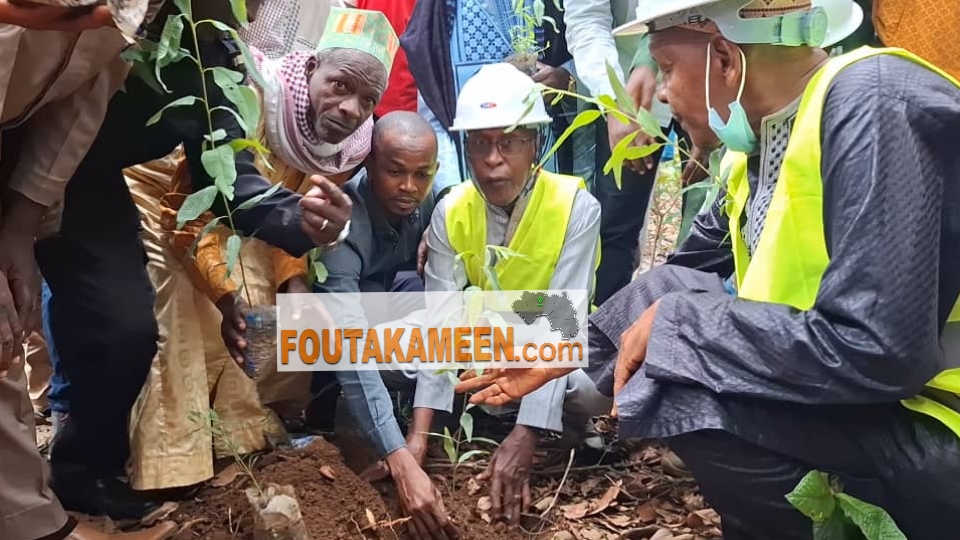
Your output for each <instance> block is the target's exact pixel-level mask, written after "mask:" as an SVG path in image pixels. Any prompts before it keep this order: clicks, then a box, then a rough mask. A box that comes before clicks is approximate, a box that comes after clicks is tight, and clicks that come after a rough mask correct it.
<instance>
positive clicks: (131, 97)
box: [36, 44, 226, 481]
mask: <svg viewBox="0 0 960 540" xmlns="http://www.w3.org/2000/svg"><path fill="white" fill-rule="evenodd" d="M218 47H222V45H219V44H218V45H216V47H213V50H212V52H211V55H212V54H217V48H218ZM205 53H206V51H205ZM224 54H225V53H224ZM205 56H207V54H205ZM225 62H226V60H222V61H221V63H219V65H224V64H225ZM208 64H209V65H218V64H217V63H216V59H213V60H211V61H208ZM164 81H165V82H166V83H167V84H168V86H169V87H170V89H171V91H172V92H173V93H172V94H165V95H160V94H157V93H156V92H154V91H153V90H152V89H150V88H149V87H148V86H147V85H146V84H144V83H143V82H142V81H140V80H139V79H136V78H134V77H131V78H129V79H128V80H127V81H126V85H125V90H124V91H121V92H119V93H118V94H117V95H116V96H114V98H113V100H112V101H111V102H110V106H109V109H108V112H107V117H106V119H105V121H104V123H103V125H102V127H101V129H100V132H99V135H98V136H97V139H96V141H95V142H94V144H93V146H92V147H91V149H90V151H89V152H88V154H87V156H86V158H85V159H84V161H83V162H82V163H81V165H80V167H79V168H78V169H77V171H76V173H75V174H74V176H73V177H72V178H71V180H70V183H69V184H68V185H67V189H66V193H65V195H64V209H63V219H62V224H61V228H60V231H59V232H58V233H57V234H56V235H54V236H52V237H50V238H46V239H43V240H41V241H40V242H38V243H37V248H36V253H37V262H38V264H39V266H40V270H41V272H42V273H43V276H44V279H45V280H46V282H47V284H48V285H49V287H50V292H51V293H52V301H51V302H50V303H49V310H48V313H47V315H48V317H49V325H50V329H49V331H50V334H51V336H50V337H52V340H51V342H52V345H53V346H55V347H56V351H57V354H58V360H59V363H60V372H61V373H62V375H63V377H64V378H65V379H66V380H67V381H68V382H69V385H70V386H69V391H70V395H69V412H70V422H68V423H67V426H66V428H65V429H63V430H61V431H60V432H59V433H58V434H57V436H56V438H55V439H54V441H53V446H52V448H51V453H50V460H51V468H52V470H53V473H54V477H55V479H65V478H68V477H69V476H70V475H71V474H73V473H75V472H76V473H80V472H83V473H89V474H94V475H104V474H106V475H110V474H116V473H118V472H120V471H122V470H123V468H124V465H125V462H126V459H127V457H128V455H129V443H128V438H127V419H128V415H129V413H130V410H131V408H132V407H133V404H134V402H135V401H136V399H137V396H138V395H139V393H140V390H141V388H142V386H143V383H144V381H145V380H146V376H147V373H148V371H149V369H150V364H151V363H152V361H153V358H154V355H155V354H156V350H157V339H158V328H157V323H156V318H155V316H154V311H153V305H154V291H153V286H152V284H151V282H150V279H149V277H148V275H147V272H146V267H145V263H146V253H145V251H144V249H143V244H142V241H141V239H140V216H139V212H138V210H137V207H136V205H135V204H134V202H133V199H132V198H131V196H130V193H129V191H128V189H127V185H126V181H125V180H124V176H123V169H124V168H126V167H130V166H132V165H137V164H140V163H145V162H148V161H151V160H154V159H159V158H161V157H163V156H165V155H167V154H169V153H170V152H171V151H173V149H174V148H175V147H176V146H177V145H178V144H180V143H181V142H183V141H186V140H190V139H197V138H199V137H201V136H202V134H203V133H204V128H203V127H202V125H203V123H202V122H201V119H200V118H199V117H198V116H197V115H196V113H195V111H188V110H186V109H185V108H181V109H173V110H171V111H168V112H167V113H166V114H165V116H164V120H163V121H161V122H160V123H159V124H155V125H153V126H150V127H147V125H146V124H147V120H148V119H149V118H150V117H151V116H153V115H154V114H155V113H156V112H157V111H159V110H160V109H161V108H162V107H163V106H164V105H165V104H166V103H169V102H171V101H173V100H175V99H177V98H178V97H180V96H183V95H199V87H200V85H199V80H198V75H197V72H196V67H195V66H194V64H193V63H192V62H190V61H189V60H183V61H181V62H180V63H178V64H175V65H174V66H172V67H170V68H168V69H167V70H165V71H164ZM58 481H59V480H58Z"/></svg>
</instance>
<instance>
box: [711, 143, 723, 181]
mask: <svg viewBox="0 0 960 540" xmlns="http://www.w3.org/2000/svg"><path fill="white" fill-rule="evenodd" d="M720 154H721V152H720V151H719V150H714V151H713V152H710V164H709V165H710V166H709V171H710V177H711V178H713V179H714V180H718V179H719V178H720Z"/></svg>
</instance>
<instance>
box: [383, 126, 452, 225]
mask: <svg viewBox="0 0 960 540" xmlns="http://www.w3.org/2000/svg"><path fill="white" fill-rule="evenodd" d="M438 166H439V164H438V163H437V136H436V134H435V133H434V132H433V128H432V127H430V124H429V123H428V122H427V121H426V120H424V119H423V118H421V117H420V115H418V114H416V113H413V112H408V111H396V112H391V113H388V114H386V115H384V116H383V117H382V118H380V119H379V120H377V122H376V123H375V124H374V126H373V140H372V144H371V148H370V156H369V157H368V158H367V173H368V176H369V178H370V181H371V183H372V186H373V193H374V195H375V196H376V198H377V201H378V202H379V203H380V206H381V208H382V209H383V211H384V214H385V215H386V216H387V218H388V219H390V220H392V221H394V222H398V221H400V220H402V219H404V218H406V217H407V216H409V215H410V214H412V213H413V212H414V211H415V210H416V209H417V208H418V207H419V206H420V203H421V202H423V199H424V198H425V197H426V196H427V194H428V193H429V192H430V188H431V186H432V184H433V177H434V176H435V175H436V174H437V168H438Z"/></svg>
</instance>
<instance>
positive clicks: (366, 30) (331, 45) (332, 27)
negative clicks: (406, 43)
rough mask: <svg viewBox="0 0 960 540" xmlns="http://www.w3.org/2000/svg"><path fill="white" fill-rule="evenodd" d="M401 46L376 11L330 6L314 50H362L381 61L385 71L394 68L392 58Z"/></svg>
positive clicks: (383, 16) (382, 16) (384, 17)
mask: <svg viewBox="0 0 960 540" xmlns="http://www.w3.org/2000/svg"><path fill="white" fill-rule="evenodd" d="M399 48H400V40H399V39H398V38H397V34H396V32H394V30H393V26H391V25H390V21H389V20H387V17H386V16H385V15H384V14H383V13H381V12H379V11H368V10H363V9H346V8H338V7H335V8H332V9H331V10H330V15H329V17H327V27H326V29H324V31H323V36H322V37H321V38H320V42H319V43H318V44H317V51H322V50H326V49H355V50H358V51H363V52H365V53H367V54H369V55H371V56H373V57H374V58H376V59H377V60H379V61H380V63H382V64H383V66H384V67H385V68H386V69H387V73H388V74H389V73H390V70H391V69H392V68H393V58H394V56H396V54H397V50H398V49H399Z"/></svg>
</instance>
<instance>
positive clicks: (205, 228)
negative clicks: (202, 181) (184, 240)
mask: <svg viewBox="0 0 960 540" xmlns="http://www.w3.org/2000/svg"><path fill="white" fill-rule="evenodd" d="M210 187H213V186H210ZM224 217H226V216H220V217H217V218H214V219H213V220H211V221H210V223H207V224H206V225H204V226H203V229H202V230H201V231H200V234H198V235H197V237H196V238H194V239H193V242H192V243H191V244H190V253H196V251H197V244H199V243H200V240H202V239H203V237H204V236H206V235H208V234H210V232H211V231H213V229H215V228H216V227H217V225H219V224H220V220H221V219H223V218H224ZM181 227H182V225H181Z"/></svg>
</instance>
